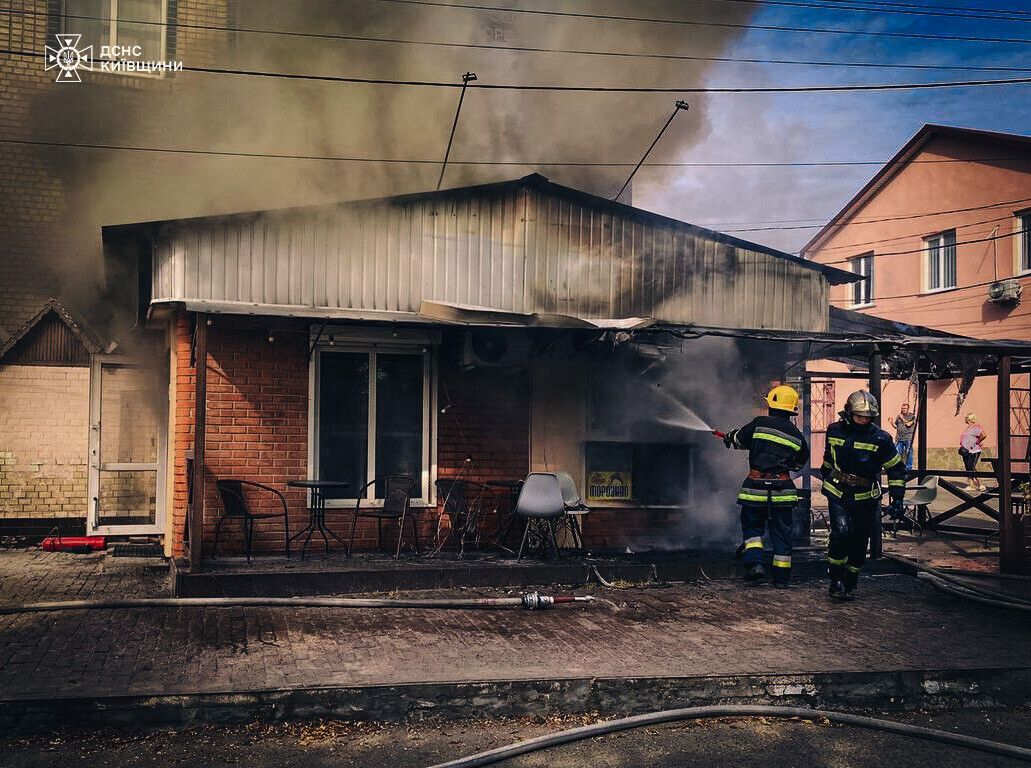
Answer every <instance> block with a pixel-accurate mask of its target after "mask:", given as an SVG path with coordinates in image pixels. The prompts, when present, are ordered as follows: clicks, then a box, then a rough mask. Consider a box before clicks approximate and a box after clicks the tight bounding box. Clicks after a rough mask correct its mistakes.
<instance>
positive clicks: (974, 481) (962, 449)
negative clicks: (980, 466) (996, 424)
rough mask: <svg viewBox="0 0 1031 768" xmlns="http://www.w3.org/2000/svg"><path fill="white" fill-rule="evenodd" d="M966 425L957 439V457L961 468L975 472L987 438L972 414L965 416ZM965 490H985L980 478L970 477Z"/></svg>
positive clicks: (986, 434)
mask: <svg viewBox="0 0 1031 768" xmlns="http://www.w3.org/2000/svg"><path fill="white" fill-rule="evenodd" d="M966 423H967V428H966V429H964V430H963V434H962V435H960V437H959V455H960V456H962V457H963V466H964V468H965V469H966V471H967V472H976V471H977V460H978V459H979V458H980V457H981V450H982V448H981V444H982V443H983V442H984V441H985V438H986V437H988V433H987V432H985V431H984V427H982V426H981V425H980V424H978V423H977V416H975V415H974V414H973V413H968V414H967V418H966ZM966 490H968V491H978V492H981V491H984V490H985V487H984V485H982V484H981V478H979V477H975V476H973V475H971V476H970V484H969V485H967V487H966Z"/></svg>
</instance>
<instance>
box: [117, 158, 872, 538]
mask: <svg viewBox="0 0 1031 768" xmlns="http://www.w3.org/2000/svg"><path fill="white" fill-rule="evenodd" d="M104 241H105V248H106V251H107V254H108V259H109V261H110V262H111V263H115V262H119V263H122V264H125V263H132V264H136V265H138V268H139V278H140V279H139V281H138V282H139V285H140V291H141V295H140V297H139V305H140V306H139V311H140V325H141V332H144V331H143V329H146V331H145V332H149V333H151V334H152V335H153V336H155V337H158V336H160V340H159V341H158V347H159V352H158V354H157V356H156V358H155V359H160V360H161V366H160V367H161V368H162V369H163V370H167V373H162V374H160V375H162V376H166V377H167V384H168V398H167V402H165V401H164V400H162V399H158V400H155V408H157V409H159V411H160V416H159V417H158V418H156V419H155V420H154V424H155V425H156V426H157V429H158V431H159V435H158V436H157V443H158V444H160V445H163V446H167V448H166V449H164V450H163V451H162V452H161V457H162V458H161V459H160V460H159V462H158V464H157V465H155V467H154V469H153V470H152V473H153V474H152V477H149V478H147V482H153V483H154V486H155V488H156V493H155V496H154V498H155V504H154V509H153V510H152V517H153V521H152V522H153V530H154V531H156V532H160V533H162V534H164V535H166V536H167V539H168V542H169V547H170V549H171V551H173V552H174V553H176V554H182V553H183V552H184V546H185V545H184V539H185V537H186V535H187V530H188V527H189V526H188V520H187V518H188V502H189V497H190V494H191V493H192V494H193V496H194V499H195V501H194V505H193V508H194V509H195V510H200V512H196V511H195V514H196V515H197V516H196V517H195V518H194V529H195V530H196V528H197V527H198V526H202V529H203V536H204V541H205V542H208V541H210V540H211V539H212V537H213V531H214V526H215V523H216V520H217V518H218V516H219V514H220V512H219V509H220V507H219V500H218V498H217V496H216V493H215V486H214V481H215V480H217V479H220V478H227V477H233V478H242V479H250V480H255V481H258V482H262V483H268V484H272V485H274V486H276V487H280V488H283V489H284V490H286V489H285V483H286V482H287V481H290V480H296V479H301V478H321V479H336V480H341V481H345V482H348V483H349V484H350V488H352V489H357V488H363V487H365V486H366V484H367V482H368V481H371V480H374V479H375V478H377V477H381V476H384V475H393V474H403V475H409V476H412V477H414V478H415V479H416V481H417V482H416V489H415V491H413V497H414V496H417V497H416V498H413V502H412V504H413V508H414V509H416V510H422V513H421V514H419V515H418V519H419V520H420V521H421V525H423V526H424V527H425V528H426V530H425V531H424V532H425V533H426V534H427V535H432V528H433V527H434V526H436V525H437V514H436V512H435V510H436V509H437V506H438V502H439V499H438V498H437V494H436V492H435V488H434V483H435V481H436V480H438V479H439V478H445V477H455V476H461V477H464V478H466V479H474V480H477V481H488V480H506V479H512V478H521V477H523V476H525V475H526V473H527V472H528V471H531V470H537V469H541V470H543V469H548V470H551V471H554V470H557V469H560V470H563V471H567V472H569V473H570V474H571V475H572V476H573V477H574V478H575V479H576V481H577V483H579V484H580V485H581V487H582V488H585V489H586V495H587V496H588V499H589V501H590V503H591V505H592V512H591V515H590V518H589V520H588V522H587V523H585V531H584V533H585V536H586V538H587V540H588V542H589V543H591V545H592V546H601V547H604V546H623V545H625V544H631V545H633V544H636V543H637V542H640V541H644V542H645V543H647V542H649V541H653V540H655V539H656V538H661V537H663V536H667V537H668V536H670V535H671V531H673V530H675V529H676V528H677V526H679V525H681V523H680V522H679V521H680V519H681V517H682V515H683V511H684V510H685V509H686V508H689V507H691V506H692V505H698V506H704V507H712V508H718V509H719V510H720V513H719V514H720V516H721V517H722V518H724V519H729V520H731V521H732V520H733V515H732V512H731V511H730V510H731V509H732V508H733V500H732V499H731V498H726V499H722V498H712V497H710V496H708V495H704V493H703V496H702V497H701V498H699V495H698V494H699V492H700V489H709V490H710V491H711V490H713V489H714V488H716V487H718V486H719V484H718V483H712V482H711V481H710V482H708V484H707V483H706V482H705V479H704V478H702V477H699V475H701V474H704V475H709V474H711V472H709V471H705V472H702V468H704V467H705V462H706V459H705V457H704V455H703V454H705V453H706V451H710V452H711V451H715V450H717V449H718V450H720V451H722V447H721V446H715V447H714V445H715V441H713V440H712V439H711V438H706V437H705V436H704V434H703V433H702V432H692V431H691V426H692V425H691V424H687V423H685V422H684V418H685V414H686V413H689V411H688V410H687V409H690V408H694V409H696V410H699V411H700V412H702V411H704V412H706V413H707V415H708V416H709V417H710V418H719V419H724V420H727V419H735V418H743V417H745V416H747V415H748V414H749V413H750V412H751V411H753V410H754V408H755V406H756V405H757V404H758V402H759V401H758V400H757V399H755V398H754V397H753V396H752V395H753V394H754V393H755V392H756V391H757V389H762V388H764V387H765V385H766V383H767V382H768V381H769V379H770V377H776V376H779V375H782V373H783V367H784V361H783V359H780V358H779V357H778V356H777V355H776V354H771V353H770V352H769V351H768V349H766V348H764V347H763V346H762V345H753V347H751V348H749V349H742V348H741V345H740V343H739V342H733V341H727V342H726V343H723V342H722V341H719V340H715V341H714V340H705V341H693V340H691V339H690V338H689V337H690V334H689V333H684V330H685V329H691V328H697V327H713V328H731V329H733V328H750V329H771V330H780V331H802V332H807V331H808V332H821V331H825V330H826V329H827V322H828V319H827V305H828V302H827V297H828V290H829V286H830V285H831V284H836V283H839V282H843V281H847V280H850V279H852V278H853V276H852V275H851V274H850V273H846V272H841V271H840V270H836V269H834V268H831V267H825V266H822V265H819V264H814V263H811V262H806V261H802V260H799V259H797V258H794V257H792V256H790V255H788V254H785V253H781V252H778V251H775V250H772V249H770V248H766V247H764V246H760V245H757V244H754V243H749V242H746V241H743V240H739V239H736V238H733V237H729V236H726V235H722V234H720V233H717V232H713V231H709V230H705V229H702V228H699V227H696V226H692V225H690V224H687V223H684V222H680V221H676V220H673V219H669V218H666V217H663V216H659V215H656V214H652V213H649V212H647V211H643V210H640V209H636V208H633V207H630V206H627V205H623V204H621V203H615V202H611V201H609V200H605V199H603V198H599V197H596V196H594V195H590V194H587V193H584V192H580V191H578V190H575V189H571V188H568V187H563V186H560V185H557V184H554V183H552V182H550V181H548V180H547V179H545V178H544V177H542V176H539V175H536V174H535V175H531V176H527V177H525V178H521V179H518V180H514V181H509V182H502V183H496V184H488V185H482V186H474V187H465V188H459V189H451V190H443V191H440V192H433V193H426V194H418V195H406V196H402V197H392V198H383V199H376V200H368V201H359V202H348V203H343V204H339V205H331V206H320V207H312V208H299V209H288V210H276V211H262V212H254V213H243V214H237V215H228V216H216V217H206V218H195V219H184V220H174V221H161V222H152V223H147V224H134V225H127V226H114V227H108V228H105V230H104ZM160 348H163V349H164V351H163V352H161V351H160ZM698 355H701V356H702V357H701V358H699V357H698ZM703 359H704V363H702V362H701V360H703ZM108 363H109V364H110V365H112V366H124V365H125V364H126V361H125V360H123V359H118V358H115V359H111V360H110V361H108ZM151 364H153V360H152V361H151ZM101 369H102V370H103V363H101ZM201 372H203V375H201V376H198V374H199V373H201ZM198 378H199V379H200V381H198ZM99 386H100V388H101V390H103V387H104V386H105V383H104V381H103V375H102V376H101V381H100V383H99ZM198 396H199V397H200V398H201V400H200V401H197V400H196V398H197V397H198ZM100 429H101V431H103V429H104V425H103V424H102V425H101V427H100ZM196 434H202V435H203V445H202V446H195V445H194V437H195V435H196ZM198 448H199V450H198ZM194 460H196V461H199V462H200V464H201V466H200V467H199V468H194V469H191V467H193V461H194ZM721 461H725V460H723V459H721ZM125 471H139V470H138V469H137V468H131V467H127V468H126V469H125ZM739 471H740V468H738V467H736V465H735V467H734V468H732V469H731V472H732V473H733V474H737V473H738V472H739ZM137 477H139V478H141V479H143V476H142V475H137ZM191 477H193V478H196V479H197V481H198V482H200V484H201V485H202V486H203V488H202V489H198V488H192V490H191V483H190V478H191ZM286 493H287V499H288V500H289V502H290V508H291V513H290V514H291V516H293V515H296V516H297V520H296V523H297V524H301V523H302V522H303V519H304V516H305V512H304V503H305V499H304V496H303V492H302V491H299V490H286ZM365 493H367V494H368V498H367V501H368V502H370V503H375V499H374V498H373V496H374V495H375V493H376V485H375V484H373V485H372V486H369V488H368V489H367V490H366V492H365ZM352 495H353V494H352ZM101 497H102V498H101V501H100V503H99V512H98V515H100V516H101V517H102V516H103V515H105V514H108V513H110V514H112V515H114V517H115V519H117V518H118V511H117V510H110V511H108V510H106V509H105V503H104V500H103V493H101ZM114 498H115V497H112V499H113V500H114ZM198 502H200V503H198ZM354 503H355V500H354V499H353V498H351V499H338V500H334V501H331V502H330V503H329V511H328V513H327V519H328V521H329V524H330V527H331V528H332V527H335V528H337V529H339V528H341V527H343V525H345V524H349V522H350V509H351V508H353V506H354ZM505 503H507V502H505V501H502V502H500V506H504V504H505ZM293 522H294V520H293V517H291V523H293ZM107 530H108V532H117V527H116V526H112V527H110V528H108V529H107ZM374 533H375V525H374V522H372V521H370V522H369V525H368V526H367V527H366V526H365V521H362V524H361V525H360V526H359V542H360V543H361V544H364V545H368V544H371V543H372V542H373V541H374V540H375V536H374ZM256 536H257V542H256V544H257V546H259V547H260V546H264V547H267V548H280V547H281V545H282V531H281V530H276V524H275V523H274V522H273V523H270V524H269V525H266V526H264V527H263V529H262V530H261V531H259V532H257V534H256Z"/></svg>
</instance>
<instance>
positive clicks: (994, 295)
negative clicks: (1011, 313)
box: [988, 279, 1021, 304]
mask: <svg viewBox="0 0 1031 768" xmlns="http://www.w3.org/2000/svg"><path fill="white" fill-rule="evenodd" d="M1020 292H1021V287H1020V283H1018V282H1017V281H1016V280H1013V279H1009V280H997V281H996V282H994V283H992V284H991V285H989V286H988V301H992V302H995V303H996V304H1016V303H1018V302H1019V301H1020Z"/></svg>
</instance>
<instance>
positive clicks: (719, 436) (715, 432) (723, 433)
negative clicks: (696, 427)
mask: <svg viewBox="0 0 1031 768" xmlns="http://www.w3.org/2000/svg"><path fill="white" fill-rule="evenodd" d="M712 433H713V434H714V435H715V436H716V437H718V438H719V439H720V440H722V439H723V438H725V437H726V436H727V433H726V432H720V431H719V430H718V429H714V430H713V431H712Z"/></svg>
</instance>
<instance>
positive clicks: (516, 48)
mask: <svg viewBox="0 0 1031 768" xmlns="http://www.w3.org/2000/svg"><path fill="white" fill-rule="evenodd" d="M0 13H10V14H15V15H24V16H39V17H46V16H47V14H46V13H45V12H43V11H24V10H14V9H3V10H0ZM64 18H69V19H80V20H87V21H106V19H104V18H103V17H100V16H87V15H84V14H64ZM133 23H134V24H139V25H152V26H160V27H166V26H168V24H167V23H166V22H163V21H145V20H141V21H134V22H133ZM174 26H175V27H176V28H177V29H196V30H206V31H214V32H231V33H234V34H255V35H273V36H282V37H300V38H310V39H316V40H342V41H349V42H361V43H389V44H394V45H416V46H430V47H442V48H460V49H480V50H495V51H509V52H515V53H560V54H569V55H578V56H607V57H618V58H631V59H660V60H663V59H666V60H674V61H710V62H721V63H730V64H774V65H782V66H810V67H845V68H849V69H855V68H859V69H863V68H873V69H912V70H925V71H933V70H948V71H966V72H1031V67H1005V66H988V65H975V64H902V63H897V62H865V61H828V60H808V59H763V58H747V57H733V56H689V55H684V54H674V53H638V52H632V51H603V50H592V49H580V48H543V47H537V46H529V45H496V44H487V43H457V42H447V41H438V40H413V39H409V38H400V37H373V36H369V35H341V34H334V33H329V32H293V31H290V30H283V29H260V28H256V27H241V26H231V27H222V26H216V25H211V24H197V23H189V22H186V23H183V22H176V24H175V25H174Z"/></svg>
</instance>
